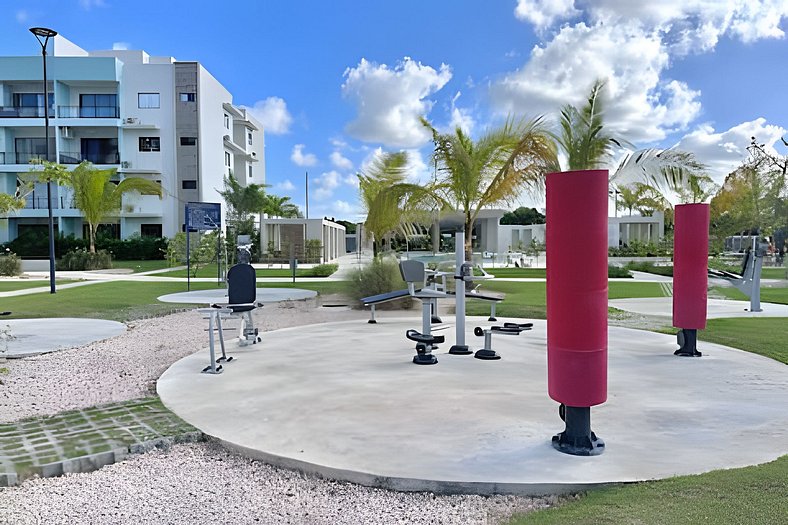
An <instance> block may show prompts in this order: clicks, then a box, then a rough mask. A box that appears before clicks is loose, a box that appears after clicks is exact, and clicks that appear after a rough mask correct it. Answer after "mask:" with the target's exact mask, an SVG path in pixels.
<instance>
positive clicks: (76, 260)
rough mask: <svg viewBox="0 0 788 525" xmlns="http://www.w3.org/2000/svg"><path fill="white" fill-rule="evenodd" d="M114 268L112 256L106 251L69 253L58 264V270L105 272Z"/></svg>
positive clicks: (76, 251)
mask: <svg viewBox="0 0 788 525" xmlns="http://www.w3.org/2000/svg"><path fill="white" fill-rule="evenodd" d="M106 268H112V256H111V255H110V254H109V252H108V251H106V250H99V251H97V252H96V253H91V252H89V251H87V250H75V251H73V252H68V253H67V254H66V255H64V256H63V257H62V258H61V259H60V260H59V261H58V262H57V269H58V270H66V271H80V270H104V269H106Z"/></svg>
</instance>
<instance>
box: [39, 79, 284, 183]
mask: <svg viewBox="0 0 788 525" xmlns="http://www.w3.org/2000/svg"><path fill="white" fill-rule="evenodd" d="M42 91H43V90H42ZM274 188H276V189H277V190H279V191H293V190H294V189H296V187H295V185H294V184H293V183H292V182H290V180H287V179H286V180H283V181H282V182H280V183H278V184H276V185H275V186H274Z"/></svg>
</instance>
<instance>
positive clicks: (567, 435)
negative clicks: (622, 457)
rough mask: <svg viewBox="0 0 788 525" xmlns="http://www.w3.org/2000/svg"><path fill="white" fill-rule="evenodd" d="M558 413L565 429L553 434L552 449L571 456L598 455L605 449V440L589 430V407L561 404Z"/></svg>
mask: <svg viewBox="0 0 788 525" xmlns="http://www.w3.org/2000/svg"><path fill="white" fill-rule="evenodd" d="M558 413H559V415H560V416H561V419H563V420H564V421H565V422H566V430H564V431H563V432H561V433H559V434H556V435H555V436H553V448H554V449H556V450H557V451H559V452H563V453H564V454H570V455H572V456H598V455H600V454H601V453H602V452H604V451H605V442H604V441H602V439H600V438H598V437H597V436H596V434H594V433H593V432H592V431H591V407H570V406H565V405H563V404H562V405H561V406H560V407H559V408H558Z"/></svg>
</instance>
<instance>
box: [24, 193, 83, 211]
mask: <svg viewBox="0 0 788 525" xmlns="http://www.w3.org/2000/svg"><path fill="white" fill-rule="evenodd" d="M42 193H44V195H43V196H40V195H37V194H36V192H33V193H32V194H31V195H28V196H27V198H25V209H26V210H46V209H47V197H46V192H45V191H44V192H42ZM52 209H53V210H73V209H76V208H75V207H74V200H73V199H72V198H70V197H58V196H53V197H52Z"/></svg>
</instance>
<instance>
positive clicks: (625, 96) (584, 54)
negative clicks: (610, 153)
mask: <svg viewBox="0 0 788 525" xmlns="http://www.w3.org/2000/svg"><path fill="white" fill-rule="evenodd" d="M669 60H670V57H669V55H668V53H667V51H666V49H665V48H664V46H663V45H662V42H661V40H660V35H659V33H657V32H645V31H644V30H643V29H642V28H641V27H640V26H639V25H638V24H637V23H628V24H626V25H622V24H619V25H616V26H609V25H596V26H587V25H585V24H584V23H579V24H577V25H575V26H565V27H563V28H562V29H561V30H560V31H559V32H558V33H557V34H556V35H555V37H554V38H553V40H552V41H550V42H548V43H547V44H545V45H544V47H539V46H536V47H534V48H533V50H532V51H531V56H530V60H529V61H528V62H527V63H526V64H525V65H524V66H523V67H522V68H521V69H520V70H518V71H515V72H513V73H510V74H508V75H506V76H505V77H504V78H503V79H501V80H499V81H498V82H496V83H494V84H492V85H491V88H490V95H491V98H492V102H493V105H494V107H495V108H496V109H497V111H498V112H499V113H504V114H506V113H514V114H519V115H527V116H534V115H536V114H546V113H550V114H552V113H555V112H556V111H557V110H558V109H559V108H560V106H561V105H563V104H566V103H571V104H581V103H582V102H583V99H584V97H585V96H587V94H588V90H589V89H590V87H591V85H592V84H593V82H594V81H595V80H596V79H599V78H603V79H607V81H608V84H607V95H608V100H610V101H612V102H611V103H609V104H608V112H607V114H606V122H607V125H608V126H610V128H611V129H612V130H613V131H614V132H616V133H618V134H620V135H621V136H622V137H623V138H625V139H627V140H631V141H646V142H653V141H658V140H661V139H663V138H665V136H666V135H667V134H669V133H671V132H675V131H680V130H683V129H686V128H687V126H688V125H689V123H690V122H692V121H693V120H694V119H695V118H696V117H697V115H698V114H699V112H700V102H698V98H699V96H700V92H698V91H695V90H692V89H690V88H689V86H687V85H686V84H685V83H683V82H679V81H675V80H670V79H661V78H660V76H661V74H662V72H663V71H664V70H665V69H666V68H667V67H668V66H669Z"/></svg>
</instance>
